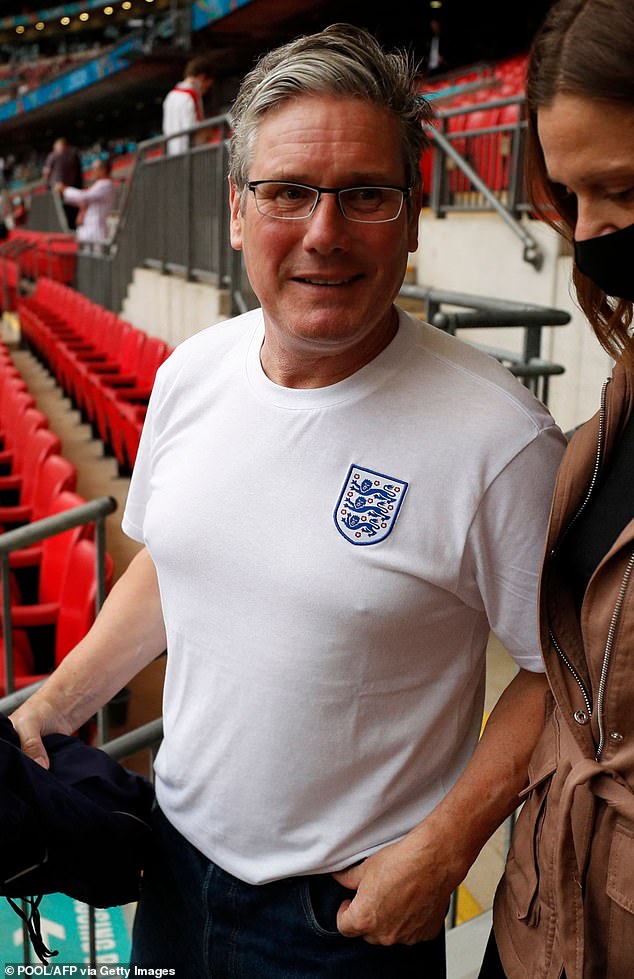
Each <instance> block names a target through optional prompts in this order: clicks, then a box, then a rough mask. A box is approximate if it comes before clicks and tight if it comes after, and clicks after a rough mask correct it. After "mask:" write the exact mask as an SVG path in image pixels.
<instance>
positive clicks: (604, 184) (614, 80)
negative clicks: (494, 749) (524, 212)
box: [480, 0, 634, 979]
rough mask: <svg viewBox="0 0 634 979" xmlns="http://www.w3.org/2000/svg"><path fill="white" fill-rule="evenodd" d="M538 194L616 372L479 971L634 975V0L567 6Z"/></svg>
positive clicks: (539, 145)
mask: <svg viewBox="0 0 634 979" xmlns="http://www.w3.org/2000/svg"><path fill="white" fill-rule="evenodd" d="M526 91H527V103H528V110H529V116H528V145H527V180H528V185H529V188H530V194H531V199H532V202H533V205H534V207H535V209H536V211H538V212H539V213H540V214H541V215H542V216H543V217H544V219H545V220H547V221H548V222H549V223H550V224H551V225H552V226H553V227H555V228H556V229H557V230H558V231H559V232H560V233H561V234H562V235H563V236H564V237H565V238H566V239H567V240H568V241H569V242H570V243H571V246H572V249H573V250H574V261H573V282H574V287H575V290H576V294H577V299H578V302H579V304H580V306H581V308H582V310H583V311H584V313H585V314H586V316H587V318H588V320H589V322H590V325H591V327H592V329H593V331H594V333H595V335H596V337H597V340H598V341H599V343H600V344H601V345H602V347H603V348H604V349H605V350H606V351H607V352H608V353H609V354H610V355H611V356H612V358H613V359H614V361H615V367H614V370H613V373H612V376H611V378H609V379H608V381H607V382H606V384H605V387H604V389H603V392H602V397H601V408H600V411H599V412H598V413H597V414H596V416H595V417H594V418H592V419H591V420H590V421H589V422H587V423H586V424H585V425H584V426H582V427H581V428H580V429H579V430H578V431H577V432H576V433H575V434H574V436H573V438H572V440H571V442H570V445H569V447H568V450H567V453H566V455H565V457H564V461H563V463H562V468H561V471H560V474H559V478H558V481H557V486H556V489H555V498H554V503H553V510H552V514H551V524H550V528H549V532H548V541H547V547H546V558H545V562H544V567H543V572H542V581H541V589H540V630H541V642H542V650H543V655H544V660H545V663H546V669H547V674H548V678H549V682H550V689H551V696H550V702H549V704H548V705H547V720H546V725H545V728H544V732H543V735H542V738H541V741H540V743H539V744H538V746H537V749H536V751H535V753H534V755H533V758H532V761H531V765H530V770H529V786H528V788H527V790H526V791H525V793H524V795H523V801H524V805H523V808H522V810H521V812H520V814H519V817H518V821H517V824H516V827H515V832H514V836H513V843H512V847H511V851H510V853H509V856H508V861H507V866H506V870H505V873H504V877H503V879H502V881H501V883H500V886H499V888H498V892H497V895H496V899H495V905H494V934H493V935H492V936H491V940H490V942H489V946H488V948H487V952H486V955H485V961H484V964H483V968H482V971H481V973H480V979H502V977H508V979H537V977H539V979H561V977H562V976H564V977H566V979H632V977H633V976H634V411H633V410H632V409H633V407H634V341H633V339H632V336H631V324H632V312H633V300H634V0H559V2H556V3H555V4H554V6H553V7H552V8H551V10H550V12H549V14H548V16H547V18H546V21H545V23H544V25H543V26H542V28H541V30H540V32H539V34H538V36H537V37H536V39H535V41H534V43H533V47H532V50H531V54H530V58H529V68H528V79H527V89H526Z"/></svg>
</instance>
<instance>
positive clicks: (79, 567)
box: [0, 538, 114, 695]
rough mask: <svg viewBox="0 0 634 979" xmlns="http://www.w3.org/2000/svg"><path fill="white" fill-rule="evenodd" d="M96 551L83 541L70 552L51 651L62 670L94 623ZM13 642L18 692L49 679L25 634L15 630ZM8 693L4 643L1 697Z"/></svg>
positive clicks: (108, 577)
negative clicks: (38, 665)
mask: <svg viewBox="0 0 634 979" xmlns="http://www.w3.org/2000/svg"><path fill="white" fill-rule="evenodd" d="M96 562H97V547H96V544H95V543H94V541H92V540H88V539H86V538H82V539H80V540H78V541H75V543H74V544H73V546H72V547H71V548H70V550H69V552H68V557H67V561H66V566H65V570H64V574H63V580H62V584H61V588H60V594H59V602H58V611H57V615H56V618H55V637H54V641H53V642H52V646H51V650H50V660H51V666H53V667H55V666H59V664H60V663H61V662H62V660H63V659H64V657H65V656H66V655H67V654H68V653H69V652H70V651H71V649H73V648H74V647H75V646H76V645H77V643H78V642H79V641H80V640H81V639H83V637H84V636H85V635H86V633H87V632H88V631H89V629H90V627H91V625H92V624H93V622H94V620H95V614H96V613H95V601H96V595H97V568H96ZM105 562H106V591H109V590H110V587H111V586H112V578H113V572H114V565H113V561H112V557H111V555H110V554H108V553H106V555H105ZM13 642H14V666H15V670H14V674H15V675H14V681H15V688H16V689H18V690H19V689H21V688H22V687H26V686H28V685H29V684H30V683H35V682H36V681H37V680H43V679H45V678H46V676H48V674H49V672H50V671H49V670H46V671H44V672H42V671H40V670H39V669H38V667H37V664H36V659H35V657H34V655H33V651H32V649H31V647H30V644H29V641H28V636H27V635H26V633H25V632H24V630H19V629H16V630H15V632H14V633H13ZM5 692H6V682H5V676H4V642H2V643H0V695H1V694H3V693H5Z"/></svg>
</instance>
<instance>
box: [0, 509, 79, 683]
mask: <svg viewBox="0 0 634 979" xmlns="http://www.w3.org/2000/svg"><path fill="white" fill-rule="evenodd" d="M85 502H86V501H85V499H84V498H83V497H81V496H79V495H78V494H77V493H72V492H69V491H65V492H62V493H58V494H57V496H56V497H54V498H53V500H52V501H51V506H50V508H49V512H48V513H47V516H49V517H50V516H55V515H57V514H60V513H63V512H64V511H66V510H71V509H73V508H75V507H78V506H80V505H81V504H82V503H85ZM93 537H94V529H93V525H92V524H86V525H83V526H79V527H73V528H71V529H70V530H65V531H63V532H62V533H59V534H55V535H53V536H52V537H46V538H45V539H44V540H43V541H42V543H41V545H40V550H39V554H35V555H33V553H32V549H31V548H24V549H22V550H18V551H14V552H13V553H12V554H11V555H10V566H11V568H12V575H11V624H12V626H13V627H14V628H23V629H25V630H26V631H27V634H28V637H29V641H30V645H31V650H32V652H33V654H34V660H35V664H36V668H37V670H38V671H41V670H43V669H51V667H52V665H53V662H52V658H51V657H50V656H48V655H47V654H48V652H49V650H50V649H51V636H52V635H53V633H52V627H53V626H54V625H55V623H56V622H57V617H58V615H59V609H60V601H61V591H62V586H63V583H64V575H65V573H66V565H67V563H68V558H69V554H70V551H71V549H72V547H74V545H75V543H76V542H77V541H78V540H82V539H83V538H86V539H87V540H92V539H93ZM31 557H34V558H35V564H32V563H31V564H27V563H26V561H27V558H29V559H30V558H31ZM38 558H39V560H38ZM33 572H35V574H34V573H33ZM1 615H2V610H1V609H0V619H1Z"/></svg>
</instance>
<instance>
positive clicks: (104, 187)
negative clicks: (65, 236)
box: [64, 177, 116, 241]
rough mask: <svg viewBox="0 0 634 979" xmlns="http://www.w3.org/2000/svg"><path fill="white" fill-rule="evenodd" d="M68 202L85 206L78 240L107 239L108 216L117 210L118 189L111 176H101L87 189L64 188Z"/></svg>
mask: <svg viewBox="0 0 634 979" xmlns="http://www.w3.org/2000/svg"><path fill="white" fill-rule="evenodd" d="M64 200H65V201H66V203H67V204H75V205H76V206H77V207H81V206H82V205H83V206H84V207H85V211H84V216H83V220H82V222H81V224H80V225H79V227H78V228H77V239H78V241H107V239H108V237H109V234H108V218H109V216H110V215H111V214H112V213H113V212H114V210H115V202H116V191H115V186H114V183H113V182H112V180H111V179H110V177H100V178H99V180H95V182H94V184H92V185H91V186H90V187H88V189H87V190H78V189H77V188H76V187H65V188H64Z"/></svg>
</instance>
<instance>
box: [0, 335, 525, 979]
mask: <svg viewBox="0 0 634 979" xmlns="http://www.w3.org/2000/svg"><path fill="white" fill-rule="evenodd" d="M3 334H4V339H5V342H9V343H10V344H12V356H13V359H14V362H15V364H16V366H17V368H18V369H19V370H20V372H21V374H22V376H23V377H24V379H25V381H26V382H27V385H28V387H29V390H30V391H31V393H32V395H33V397H34V398H35V400H36V402H37V405H38V407H39V408H40V409H41V410H43V411H44V412H45V413H46V415H47V416H48V418H49V425H50V428H51V429H52V430H53V431H54V432H56V434H57V435H58V436H59V438H60V439H61V442H62V452H63V454H64V455H65V456H66V458H68V459H70V460H71V461H72V462H73V463H74V464H75V465H76V467H77V470H78V481H77V492H78V493H80V494H81V495H82V496H84V497H85V498H86V499H93V498H95V497H98V496H105V495H107V496H112V497H114V498H115V499H116V500H117V502H118V507H117V510H116V511H115V513H114V514H112V515H111V516H110V517H108V520H107V525H106V543H107V548H108V550H109V552H110V554H111V555H112V558H113V561H114V568H115V580H116V578H118V577H119V576H120V575H121V574H122V573H123V571H124V570H125V568H126V567H127V565H128V563H129V562H130V560H131V559H132V557H133V556H134V555H135V554H136V553H137V551H138V550H139V545H138V544H137V543H136V542H134V541H132V540H130V539H129V538H128V537H126V536H125V534H124V533H123V532H122V530H121V526H120V523H121V516H122V512H123V506H124V503H125V499H126V495H127V491H128V486H129V480H128V479H127V478H123V477H121V476H119V474H118V470H117V465H116V461H115V460H114V459H113V458H112V457H110V456H107V455H105V454H104V450H103V445H102V443H101V442H100V441H98V440H95V439H94V438H93V436H92V432H91V429H90V427H89V426H88V425H86V424H84V423H82V420H81V418H80V417H79V414H78V412H77V411H76V410H74V409H73V407H72V405H71V403H70V402H69V400H68V399H67V398H66V397H64V395H63V394H62V392H61V391H60V389H59V388H58V387H57V385H56V384H55V382H54V380H53V378H52V377H51V376H50V375H49V373H48V372H47V371H46V370H45V369H44V368H43V367H42V366H41V364H40V363H39V362H38V361H37V360H36V359H35V358H34V357H33V356H32V355H31V354H30V353H28V352H27V351H25V350H22V349H20V348H19V347H18V346H17V343H16V338H17V334H16V331H15V323H14V322H13V321H7V319H6V318H5V321H4V323H3ZM163 669H164V660H163V659H159V660H157V661H156V662H155V663H153V664H151V665H150V666H149V667H148V668H147V669H146V670H144V671H143V672H142V673H141V674H139V676H138V677H136V678H135V680H133V681H132V682H131V683H130V685H129V689H130V691H131V699H130V705H129V714H128V720H127V723H126V725H125V726H124V727H122V728H120V729H117V730H114V731H111V734H113V735H115V734H119V733H122V731H123V730H127V729H128V728H132V727H137V726H138V725H140V724H142V723H144V722H145V721H147V720H151V719H153V718H154V717H157V716H159V715H160V712H161V691H162V682H163ZM513 675H514V666H513V663H512V661H511V659H510V657H509V656H508V654H507V653H506V652H505V650H504V649H503V648H502V646H501V645H500V643H499V642H498V641H497V640H496V639H495V637H492V638H491V640H490V642H489V647H488V652H487V695H486V710H487V712H490V711H491V709H492V708H493V706H494V705H495V702H496V700H497V698H498V697H499V695H500V693H501V691H502V690H503V689H504V687H505V686H506V685H507V684H508V682H509V681H510V680H511V678H512V677H513ZM128 763H129V764H130V767H133V768H137V769H138V770H141V771H143V770H144V769H145V767H146V765H147V756H145V755H144V756H138V757H136V758H134V759H130V760H128ZM506 835H507V834H506V830H505V828H504V827H502V828H501V829H500V830H498V832H497V833H496V834H495V835H494V837H493V838H492V839H491V840H490V841H489V843H488V844H487V845H486V846H485V847H484V849H483V851H482V853H481V854H480V856H479V857H478V860H477V861H476V863H475V864H474V866H473V867H472V869H471V871H470V872H469V875H468V877H467V879H466V881H465V884H464V888H463V889H462V890H461V897H460V905H459V910H460V909H462V918H463V919H470V920H469V925H468V927H466V926H463V927H461V928H458V929H456V930H455V934H454V935H451V936H450V939H449V941H448V956H449V979H472V977H474V976H476V975H477V964H478V962H479V960H480V956H481V952H482V950H483V948H484V945H485V943H486V937H487V935H488V931H489V927H490V915H489V913H488V912H489V910H490V908H491V905H492V901H493V896H494V893H495V887H496V885H497V881H498V880H499V876H500V873H501V870H502V866H503V860H504V853H505V849H506Z"/></svg>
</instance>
